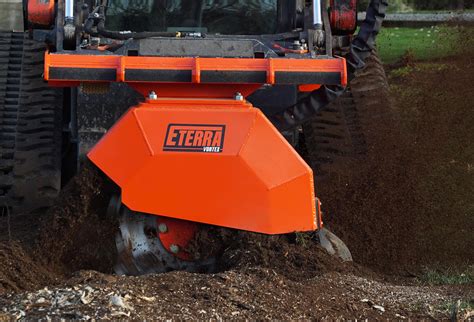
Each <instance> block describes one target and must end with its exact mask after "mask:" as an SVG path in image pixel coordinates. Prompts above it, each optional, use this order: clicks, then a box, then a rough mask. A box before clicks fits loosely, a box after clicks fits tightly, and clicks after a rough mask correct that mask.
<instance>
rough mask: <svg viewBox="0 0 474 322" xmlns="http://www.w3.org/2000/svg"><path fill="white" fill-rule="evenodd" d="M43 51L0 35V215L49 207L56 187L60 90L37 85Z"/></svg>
mask: <svg viewBox="0 0 474 322" xmlns="http://www.w3.org/2000/svg"><path fill="white" fill-rule="evenodd" d="M44 51H45V46H44V45H43V44H40V43H37V42H35V41H33V40H30V39H28V37H27V35H25V34H23V33H12V32H0V215H1V214H2V212H3V213H4V212H5V209H8V210H9V211H10V213H12V214H20V213H31V212H33V211H40V210H41V209H43V208H45V207H48V206H50V205H51V202H52V200H53V199H54V198H55V197H56V196H57V195H58V193H59V189H60V185H61V173H60V169H61V113H62V112H61V104H62V97H61V91H60V90H58V89H54V88H51V87H48V86H47V84H46V82H45V81H44V80H43V76H42V75H43V69H44V58H43V57H44Z"/></svg>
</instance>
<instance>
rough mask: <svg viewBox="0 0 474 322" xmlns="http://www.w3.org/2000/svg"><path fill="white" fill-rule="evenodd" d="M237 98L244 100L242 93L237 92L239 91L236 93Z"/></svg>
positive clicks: (237, 99)
mask: <svg viewBox="0 0 474 322" xmlns="http://www.w3.org/2000/svg"><path fill="white" fill-rule="evenodd" d="M235 100H236V101H243V100H244V96H243V95H242V94H241V93H239V92H237V93H235Z"/></svg>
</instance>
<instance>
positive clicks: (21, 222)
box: [0, 55, 474, 320]
mask: <svg viewBox="0 0 474 322" xmlns="http://www.w3.org/2000/svg"><path fill="white" fill-rule="evenodd" d="M470 57H472V55H465V56H463V57H454V58H450V59H447V60H442V61H435V62H429V63H417V62H411V63H410V65H409V66H407V67H406V68H397V69H396V70H392V71H390V73H389V75H390V83H391V93H392V97H393V101H392V102H379V103H378V104H389V103H390V105H391V106H392V108H393V109H395V110H396V112H397V113H388V114H387V115H391V116H390V118H389V119H387V118H383V119H377V118H373V119H371V120H370V123H369V128H368V129H369V131H371V132H369V134H368V135H367V142H368V145H369V146H368V152H367V154H366V155H365V156H364V157H363V158H364V160H363V162H360V160H359V162H357V164H354V165H351V166H349V167H347V168H343V169H340V171H338V173H337V174H332V176H333V178H331V180H325V182H316V187H317V192H318V195H319V197H320V198H321V199H322V200H323V207H324V211H325V222H326V224H327V226H328V227H329V228H330V229H332V230H333V231H334V232H335V233H336V234H337V235H339V237H341V238H342V239H343V240H344V241H345V242H346V243H347V244H348V245H349V248H350V249H351V251H352V254H353V257H354V260H355V262H354V263H344V262H342V261H340V260H338V259H337V258H334V257H332V256H330V255H328V254H327V253H326V252H325V251H324V250H323V249H321V248H320V247H319V246H318V245H317V243H316V242H315V240H314V236H312V235H311V234H292V235H286V236H264V235H259V234H251V233H244V232H235V231H231V232H227V233H225V234H220V235H219V238H221V241H222V243H223V244H225V247H224V248H223V251H222V255H221V257H220V258H219V259H218V263H219V265H218V266H219V269H218V272H216V273H213V274H191V273H186V272H170V273H166V274H160V275H147V276H141V277H125V276H116V275H113V274H112V266H113V262H114V257H115V254H113V253H111V252H110V250H111V249H114V234H115V231H116V227H117V224H116V222H115V221H114V220H113V219H111V218H108V217H107V216H106V209H107V201H108V198H109V194H108V193H105V191H108V190H109V189H108V183H107V182H106V181H104V180H103V179H102V178H103V176H102V174H101V173H100V172H98V171H97V170H96V169H95V168H94V167H92V166H90V165H86V166H85V167H84V169H83V170H82V171H81V173H80V175H78V176H77V177H76V178H75V179H74V180H73V182H71V184H69V185H68V186H67V187H66V189H64V191H63V193H62V195H61V197H60V199H59V200H58V202H57V205H56V206H54V207H53V208H51V209H50V210H49V211H48V213H47V214H46V215H45V216H43V217H42V220H41V221H40V220H39V219H38V218H36V217H31V216H29V217H28V216H26V217H25V216H23V217H17V218H9V216H7V215H4V216H3V217H1V218H0V308H2V309H3V311H2V309H0V320H2V319H17V318H28V319H33V318H46V317H49V318H80V319H91V318H133V319H145V318H150V317H153V318H160V319H165V318H180V319H186V318H203V319H209V318H213V319H221V318H239V319H240V318H252V319H263V318H265V319H267V318H268V319H270V318H271V319H300V318H314V319H323V318H331V319H338V318H350V319H354V318H357V319H361V318H374V319H389V318H393V319H404V318H431V319H440V318H458V319H463V318H469V316H470V314H472V311H469V306H468V308H467V309H466V308H465V307H464V309H462V305H461V303H470V304H469V305H470V307H471V308H472V306H473V305H474V304H473V301H474V285H472V284H466V285H442V286H433V285H427V284H423V283H422V282H420V279H419V278H418V277H419V276H420V274H422V272H423V270H424V269H426V268H427V267H428V268H430V269H448V268H449V269H454V270H459V271H462V270H463V269H465V268H466V267H469V266H472V265H473V263H474V248H473V247H472V245H473V244H474V237H473V235H472V231H474V200H473V198H472V196H473V195H474V185H473V182H474V145H473V144H472V143H473V142H474V131H472V124H474V113H473V110H472V107H473V106H474V88H473V87H472V84H473V82H474V61H473V60H472V58H470ZM361 99H363V97H362V98H361ZM384 107H386V106H385V105H384ZM393 115H399V117H396V118H395V117H393ZM370 133H372V134H374V133H375V134H376V135H370ZM328 182H331V184H329V183H328ZM38 227H39V228H38ZM456 303H458V305H457V306H456ZM471 317H472V315H471Z"/></svg>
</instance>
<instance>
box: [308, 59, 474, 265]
mask: <svg viewBox="0 0 474 322" xmlns="http://www.w3.org/2000/svg"><path fill="white" fill-rule="evenodd" d="M471 57H472V56H471V55H466V56H462V57H457V58H454V59H449V60H445V61H439V62H429V63H412V64H411V65H410V66H406V67H403V68H401V69H397V70H395V71H393V72H392V73H391V74H390V75H391V77H390V83H391V91H392V97H393V98H394V99H393V102H392V103H393V104H394V106H395V107H396V108H397V111H398V114H399V115H400V117H399V118H394V119H393V120H392V122H391V123H390V122H388V123H387V122H386V121H385V120H382V121H381V120H377V119H374V120H372V121H371V124H370V132H368V135H369V136H370V138H371V140H370V141H369V142H368V143H369V149H368V153H367V155H366V156H365V159H364V160H363V162H359V161H357V162H354V164H353V165H350V166H348V167H347V168H346V169H341V171H340V172H339V173H338V174H337V175H335V176H333V178H332V179H331V180H329V181H327V182H321V183H320V184H318V182H316V189H317V192H318V194H319V196H320V198H321V199H322V201H323V206H324V210H325V211H326V217H325V221H326V223H327V224H328V225H329V226H330V228H332V229H333V230H334V231H335V233H336V234H338V235H339V236H340V237H341V238H342V239H343V240H344V241H345V242H346V243H347V244H348V246H349V248H350V249H351V251H352V253H353V256H354V259H355V261H356V262H358V263H362V264H364V265H368V266H370V267H373V268H377V269H379V270H382V271H384V272H401V271H402V272H403V271H405V270H408V271H413V270H417V269H420V268H422V267H424V266H431V267H440V268H447V267H450V268H453V267H457V268H458V269H462V267H465V266H466V265H469V263H471V264H472V263H473V262H474V249H473V248H472V244H473V243H474V239H473V235H472V231H474V204H473V201H474V200H473V198H472V196H473V195H474V184H473V182H474V170H473V166H472V164H473V161H474V146H473V145H472V142H474V132H473V131H472V124H474V113H473V111H472V107H473V106H474V88H473V87H472V83H473V81H474V64H473V62H472V58H471ZM388 103H389V102H385V104H388ZM328 182H329V184H327V183H328Z"/></svg>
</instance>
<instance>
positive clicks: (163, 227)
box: [158, 224, 168, 234]
mask: <svg viewBox="0 0 474 322" xmlns="http://www.w3.org/2000/svg"><path fill="white" fill-rule="evenodd" d="M158 231H159V232H160V233H161V234H164V233H167V232H168V226H166V224H159V225H158Z"/></svg>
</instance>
